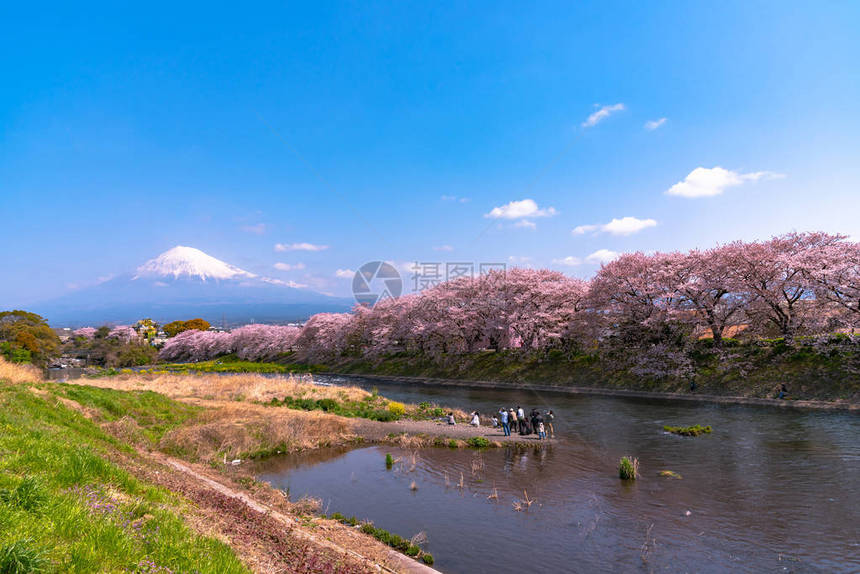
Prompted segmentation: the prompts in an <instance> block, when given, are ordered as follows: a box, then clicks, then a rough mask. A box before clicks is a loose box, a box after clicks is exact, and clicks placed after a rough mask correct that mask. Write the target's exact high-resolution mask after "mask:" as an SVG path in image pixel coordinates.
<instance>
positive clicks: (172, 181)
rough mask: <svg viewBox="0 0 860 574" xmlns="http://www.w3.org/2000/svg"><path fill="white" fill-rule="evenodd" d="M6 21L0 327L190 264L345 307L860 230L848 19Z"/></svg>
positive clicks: (293, 10) (853, 24) (857, 50)
mask: <svg viewBox="0 0 860 574" xmlns="http://www.w3.org/2000/svg"><path fill="white" fill-rule="evenodd" d="M18 4H19V5H18V6H12V5H9V3H7V5H4V6H3V7H2V8H0V25H2V34H0V69H2V71H3V78H2V89H0V217H2V219H0V221H2V222H3V223H2V225H0V242H2V245H4V249H3V250H2V251H0V268H2V269H3V278H4V281H2V282H0V307H3V308H6V307H11V306H20V305H25V304H27V303H28V302H30V301H34V300H37V299H39V298H43V297H49V296H53V295H57V294H61V293H63V292H65V291H66V290H68V289H70V288H75V287H77V288H79V287H80V286H83V285H87V284H90V283H93V282H96V281H98V280H99V278H103V277H106V276H110V275H112V274H117V273H121V272H124V271H129V270H132V269H134V268H135V267H136V266H137V265H139V264H141V263H142V262H143V261H145V260H147V259H149V258H151V257H154V256H156V255H157V254H158V253H160V252H162V251H165V250H167V249H169V248H171V247H173V246H174V245H178V244H181V245H190V246H193V247H197V248H199V249H202V250H203V251H205V252H207V253H209V254H211V255H213V256H215V257H218V258H220V259H223V260H225V261H228V262H230V263H232V264H234V265H238V266H240V267H243V268H245V269H247V270H249V271H252V272H255V273H261V274H265V275H269V276H272V277H276V278H279V279H283V280H292V281H295V282H297V283H300V284H305V285H308V286H310V287H311V288H314V289H318V290H322V291H326V292H331V293H337V294H345V293H348V290H349V285H350V281H349V279H347V278H340V277H338V276H337V275H338V273H337V272H338V270H340V271H341V273H340V274H339V275H343V276H347V275H348V273H346V272H345V271H346V270H354V269H356V268H357V267H359V266H360V265H361V264H362V263H363V262H365V261H368V260H374V259H385V260H391V261H394V262H397V263H399V264H403V263H405V262H409V261H472V262H475V263H479V262H498V261H502V262H508V263H509V264H510V263H520V264H527V265H533V266H537V267H552V268H555V269H559V270H563V271H565V272H567V273H570V274H573V275H578V276H584V277H585V276H589V275H590V274H592V273H593V272H594V271H595V270H596V268H597V267H598V265H599V261H600V260H601V259H605V258H606V257H610V256H611V254H612V253H613V252H615V253H617V252H623V251H632V250H671V249H688V248H691V247H697V246H698V247H707V246H710V245H713V244H715V243H717V242H724V241H730V240H733V239H755V238H764V237H768V236H770V235H772V234H778V233H783V232H786V231H790V230H793V229H796V230H808V229H822V230H826V231H831V232H840V233H845V234H849V235H852V236H854V237H860V217H858V215H860V208H858V198H860V161H858V158H860V136H858V134H860V66H858V65H857V55H858V54H860V35H858V34H857V30H858V29H860V4H856V3H848V2H842V3H835V2H833V3H831V2H827V3H816V4H812V3H808V2H796V3H794V2H769V3H764V2H723V3H719V4H716V3H713V4H706V3H692V2H689V3H678V2H676V3H634V2H628V3H618V4H609V3H604V2H600V3H590V4H589V3H578V4H576V5H572V4H573V3H557V4H549V3H546V4H540V5H539V6H537V7H533V6H527V5H525V4H523V3H500V2H486V3H473V4H470V5H468V6H467V5H466V4H465V3H451V4H441V3H390V4H382V3H351V4H334V3H308V4H307V5H305V6H301V5H299V4H292V3H275V4H268V5H262V4H261V5H259V6H256V7H253V8H252V7H250V6H239V5H237V4H227V3H224V4H217V5H215V4H212V3H206V4H198V5H190V4H189V5H180V4H177V3H170V4H163V5H157V4H155V3H149V4H146V6H145V7H144V6H143V5H140V6H127V7H121V6H117V5H115V4H113V3H109V4H104V5H102V6H96V5H90V6H88V7H87V9H86V11H85V10H83V9H82V8H81V7H80V6H72V7H69V6H67V5H63V4H57V5H54V6H48V5H40V6H39V8H38V10H36V9H33V10H28V9H27V8H24V7H23V6H24V5H23V4H21V3H18ZM601 110H603V111H602V112H601ZM596 112H599V113H597V115H593V114H595V113H596ZM589 117H592V118H593V119H592V120H591V121H589ZM662 118H665V120H664V121H662V122H660V120H661V119H662ZM648 122H656V123H659V125H657V126H655V125H654V124H649V125H648V126H646V123H648ZM648 127H651V128H654V129H648ZM717 167H719V168H721V170H717V169H715V168H717ZM697 168H701V169H698V170H697ZM691 174H692V175H691ZM688 176H690V177H689V179H688ZM676 184H680V185H676ZM673 186H674V187H673ZM670 190H673V191H672V193H667V192H669V191H670ZM527 200H529V201H527ZM511 202H515V203H511ZM494 209H495V211H494ZM494 215H495V216H496V217H494ZM623 218H632V219H623ZM613 220H618V221H615V222H613ZM576 228H579V229H578V230H576ZM574 230H576V231H574ZM277 244H281V245H282V246H293V245H294V244H297V245H299V246H301V244H311V245H315V246H327V248H326V249H321V250H317V251H309V250H302V249H298V250H280V251H279V250H277V249H276V248H275V246H276V245H277ZM276 264H280V265H279V266H278V267H280V269H278V268H276V267H275V265H276Z"/></svg>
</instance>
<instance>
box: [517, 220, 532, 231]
mask: <svg viewBox="0 0 860 574" xmlns="http://www.w3.org/2000/svg"><path fill="white" fill-rule="evenodd" d="M514 227H522V228H523V229H537V223H535V222H534V221H530V220H528V219H520V220H519V221H517V222H516V223H514Z"/></svg>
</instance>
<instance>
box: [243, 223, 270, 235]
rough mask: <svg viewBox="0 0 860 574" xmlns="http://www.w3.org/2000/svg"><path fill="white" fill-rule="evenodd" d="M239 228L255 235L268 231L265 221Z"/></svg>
mask: <svg viewBox="0 0 860 574" xmlns="http://www.w3.org/2000/svg"><path fill="white" fill-rule="evenodd" d="M239 229H241V230H242V231H244V232H245V233H253V234H254V235H263V234H264V233H266V224H265V223H257V224H255V225H243V226H242V227H240V228H239Z"/></svg>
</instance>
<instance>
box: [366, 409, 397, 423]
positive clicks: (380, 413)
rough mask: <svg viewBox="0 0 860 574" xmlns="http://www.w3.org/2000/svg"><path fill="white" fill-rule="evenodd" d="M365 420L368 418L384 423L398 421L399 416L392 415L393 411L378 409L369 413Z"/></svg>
mask: <svg viewBox="0 0 860 574" xmlns="http://www.w3.org/2000/svg"><path fill="white" fill-rule="evenodd" d="M364 418H368V419H370V420H372V421H379V422H383V423H387V422H391V421H396V420H397V415H395V414H394V413H392V412H391V411H387V410H385V409H376V410H372V411H370V412H368V413H367V416H366V417H364Z"/></svg>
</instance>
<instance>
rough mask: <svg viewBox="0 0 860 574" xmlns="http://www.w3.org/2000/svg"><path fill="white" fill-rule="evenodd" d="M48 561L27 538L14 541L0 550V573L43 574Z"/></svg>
mask: <svg viewBox="0 0 860 574" xmlns="http://www.w3.org/2000/svg"><path fill="white" fill-rule="evenodd" d="M47 566H48V561H47V560H46V559H45V557H44V555H43V553H42V551H40V550H38V549H36V548H34V547H33V541H32V540H30V539H29V538H24V539H22V540H16V541H15V542H12V543H11V544H7V545H5V546H3V547H2V548H0V573H2V574H29V573H30V572H44V571H45V570H46V569H47Z"/></svg>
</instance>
